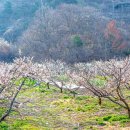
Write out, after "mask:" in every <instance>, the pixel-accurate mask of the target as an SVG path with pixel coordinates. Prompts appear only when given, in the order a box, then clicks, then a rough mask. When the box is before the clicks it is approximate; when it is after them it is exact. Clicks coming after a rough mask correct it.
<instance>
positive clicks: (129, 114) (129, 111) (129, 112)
mask: <svg viewBox="0 0 130 130" xmlns="http://www.w3.org/2000/svg"><path fill="white" fill-rule="evenodd" d="M127 111H128V116H129V118H130V109H129V108H128V109H127Z"/></svg>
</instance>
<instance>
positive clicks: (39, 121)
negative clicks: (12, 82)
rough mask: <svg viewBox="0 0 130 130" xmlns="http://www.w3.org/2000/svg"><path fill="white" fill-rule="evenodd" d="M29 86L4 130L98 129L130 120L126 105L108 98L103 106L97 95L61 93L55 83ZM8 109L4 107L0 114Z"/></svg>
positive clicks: (5, 124)
mask: <svg viewBox="0 0 130 130" xmlns="http://www.w3.org/2000/svg"><path fill="white" fill-rule="evenodd" d="M19 82H20V81H19ZM28 82H29V81H28ZM30 84H31V85H32V84H34V83H33V82H31V83H30ZM25 88H26V89H24V90H22V91H21V92H20V94H19V96H18V99H17V100H18V101H19V102H25V103H24V104H23V106H21V107H19V108H18V109H17V110H16V111H15V109H13V111H12V113H11V114H10V116H9V117H8V118H7V119H6V120H5V121H4V122H2V123H1V124H0V130H30V129H31V130H68V129H70V130H76V129H77V130H78V129H82V130H90V129H92V130H97V129H100V127H101V128H104V129H105V128H106V127H109V126H115V125H118V126H120V127H121V126H124V127H125V126H128V124H129V122H130V119H129V118H128V117H127V113H126V112H125V111H124V109H122V108H120V107H118V106H117V105H115V104H113V103H112V102H110V101H108V100H106V99H103V101H102V103H103V104H102V106H99V105H98V99H97V98H96V97H91V96H87V95H80V96H78V95H77V96H76V98H74V97H73V96H72V95H70V94H69V93H68V92H67V91H64V93H60V92H59V89H58V88H56V87H54V86H50V89H48V88H47V86H46V84H45V83H43V84H41V85H40V86H38V87H31V86H30V87H28V88H27V87H26V86H25ZM4 111H5V109H4V108H0V115H2V113H3V112H4ZM124 113H125V114H124Z"/></svg>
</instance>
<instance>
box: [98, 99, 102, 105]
mask: <svg viewBox="0 0 130 130" xmlns="http://www.w3.org/2000/svg"><path fill="white" fill-rule="evenodd" d="M98 104H99V105H100V106H101V105H102V99H101V97H98Z"/></svg>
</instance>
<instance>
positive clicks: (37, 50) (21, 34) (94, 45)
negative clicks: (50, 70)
mask: <svg viewBox="0 0 130 130" xmlns="http://www.w3.org/2000/svg"><path fill="white" fill-rule="evenodd" d="M122 2H123V3H122ZM125 3H126V4H127V5H129V1H125ZM0 7H1V8H0V18H1V21H0V30H1V31H0V36H1V38H3V40H2V41H1V42H3V41H4V40H5V43H6V42H8V44H9V46H8V47H7V46H6V44H5V46H4V47H5V48H8V51H4V52H3V51H2V50H1V52H0V60H4V61H12V59H13V58H14V57H15V56H16V57H19V56H31V57H32V56H33V57H34V59H35V61H38V62H41V61H44V60H45V59H54V60H58V59H60V60H63V61H65V62H69V63H74V62H86V61H91V60H99V59H104V60H107V59H110V58H113V57H120V56H121V57H124V56H126V55H129V46H130V43H129V38H128V35H129V34H130V31H129V28H128V27H129V18H130V17H129V13H127V12H129V6H127V7H126V6H125V4H124V1H120V0H117V1H115V2H112V1H111V0H107V1H105V2H104V1H103V0H94V1H90V0H67V1H66V0H49V1H48V0H42V1H40V0H33V1H31V0H28V1H25V0H6V1H3V0H1V1H0ZM122 8H123V11H122ZM54 15H55V17H54ZM112 22H113V23H112ZM111 24H113V25H112V26H111ZM110 26H111V27H110ZM114 31H115V32H114ZM106 33H107V34H108V35H107V36H106ZM115 33H116V34H115ZM111 35H112V36H111ZM6 50H7V49H6ZM61 50H62V51H61Z"/></svg>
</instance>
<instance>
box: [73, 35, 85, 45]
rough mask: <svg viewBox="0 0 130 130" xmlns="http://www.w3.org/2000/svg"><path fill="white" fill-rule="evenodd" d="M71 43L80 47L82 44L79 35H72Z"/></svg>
mask: <svg viewBox="0 0 130 130" xmlns="http://www.w3.org/2000/svg"><path fill="white" fill-rule="evenodd" d="M73 43H74V45H76V46H77V47H81V46H83V41H82V39H81V38H80V36H78V35H76V36H74V37H73Z"/></svg>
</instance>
